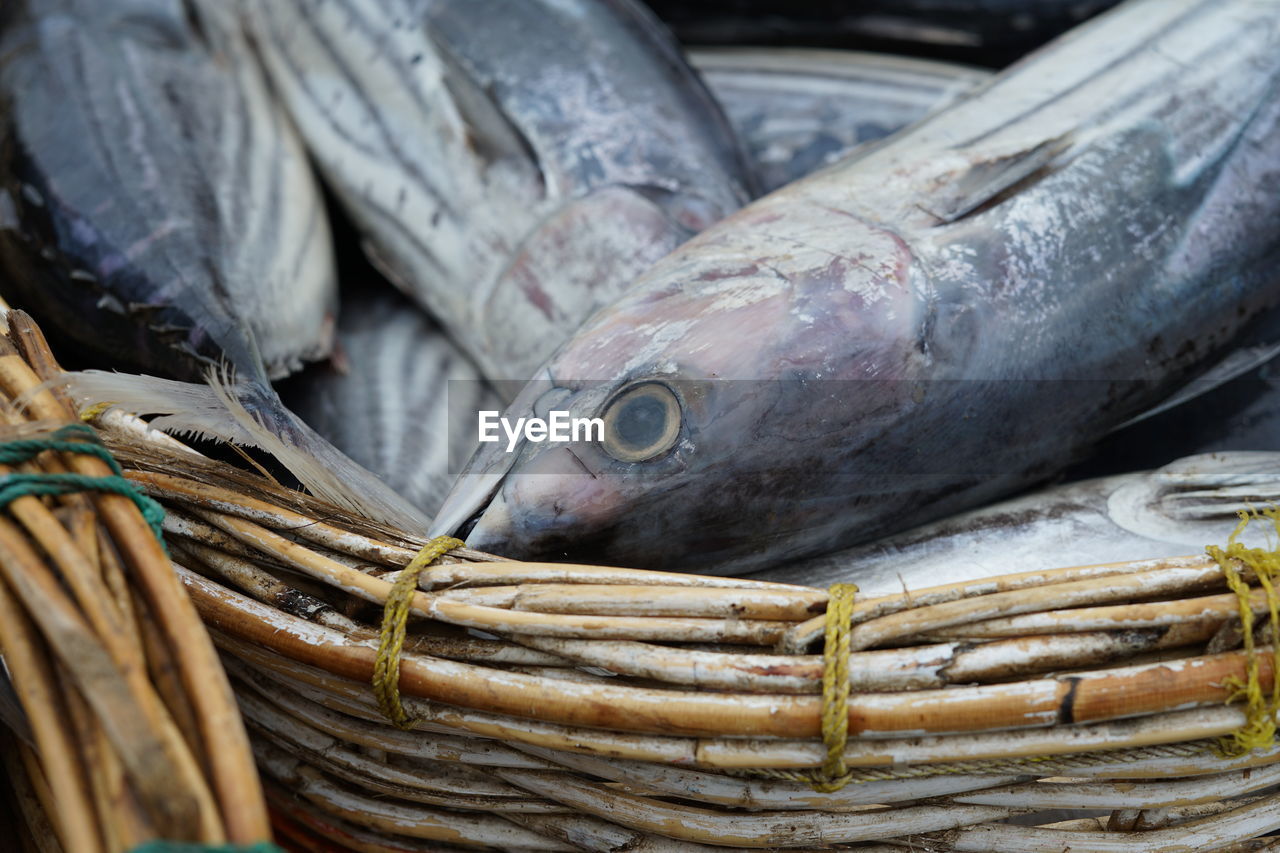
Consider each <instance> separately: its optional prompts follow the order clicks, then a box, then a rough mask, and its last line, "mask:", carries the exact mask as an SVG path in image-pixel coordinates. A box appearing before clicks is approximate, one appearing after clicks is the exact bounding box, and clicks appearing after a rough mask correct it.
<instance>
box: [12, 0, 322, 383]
mask: <svg viewBox="0 0 1280 853" xmlns="http://www.w3.org/2000/svg"><path fill="white" fill-rule="evenodd" d="M6 6H7V7H8V10H9V11H8V14H7V16H6V18H5V21H4V24H5V26H4V30H3V34H2V35H0V39H2V41H0V44H2V45H3V46H2V47H0V52H2V53H3V55H4V57H5V61H4V62H3V64H2V65H0V98H2V99H3V102H4V107H3V110H2V111H0V125H2V127H3V129H2V131H0V270H2V271H3V280H4V289H5V293H6V295H7V296H8V297H9V298H10V299H11V301H13V302H14V303H15V304H17V305H21V306H23V307H25V308H29V309H31V310H32V311H33V312H35V313H36V314H37V315H38V316H40V317H41V318H43V319H45V321H46V322H47V323H49V324H50V325H52V326H56V327H57V328H59V329H60V330H61V331H62V332H64V333H65V334H66V335H67V336H68V337H71V338H72V339H74V340H75V341H77V342H79V343H82V344H86V345H90V346H92V347H94V348H95V349H97V350H99V351H102V350H106V351H107V354H108V355H109V356H111V357H112V363H113V364H128V365H132V366H136V367H139V368H142V369H146V370H150V371H153V372H157V373H161V374H163V375H168V376H177V377H179V378H183V379H192V380H198V379H201V378H202V377H203V374H204V372H205V371H206V370H207V369H208V367H209V366H210V365H212V364H215V363H219V362H221V361H222V360H224V359H225V360H227V361H229V362H230V363H231V364H232V365H234V366H235V368H236V370H237V371H238V372H239V373H240V374H241V375H242V376H245V377H247V378H251V379H255V380H258V381H260V382H262V383H263V384H265V382H266V380H267V377H268V376H270V377H277V376H283V375H285V374H287V373H289V372H291V371H293V370H296V369H298V368H299V367H301V365H302V362H304V361H308V360H314V359H318V358H322V357H325V356H327V355H328V353H329V350H330V347H331V345H332V336H333V312H334V310H335V308H336V304H337V284H336V278H335V275H334V265H333V257H332V249H331V245H330V238H329V227H328V222H327V219H326V216H325V212H324V208H323V205H322V202H321V199H320V195H319V190H318V187H317V185H316V183H315V180H314V178H313V177H312V175H311V172H310V169H309V167H308V164H307V159H306V154H305V151H304V149H303V147H302V145H301V144H300V142H299V140H298V139H297V138H296V137H295V135H294V133H293V130H292V128H290V127H289V124H288V121H287V119H286V118H284V117H283V116H281V115H279V113H278V111H277V110H276V109H275V107H274V105H273V104H272V102H271V100H270V96H269V93H268V91H267V89H266V85H265V81H264V80H263V78H262V76H261V74H260V73H259V72H258V71H257V69H256V67H255V66H254V63H253V62H252V60H251V54H249V53H248V51H247V45H246V44H245V43H244V41H243V37H242V36H241V35H240V33H239V31H238V28H237V26H236V24H235V21H234V20H233V19H232V18H229V17H228V15H227V14H226V10H225V9H223V8H222V7H220V6H219V5H218V4H212V3H210V4H203V5H201V4H197V3H193V2H181V0H120V2H112V3H94V2H87V0H21V2H17V3H15V4H6ZM54 105H56V106H54ZM175 356H176V357H175Z"/></svg>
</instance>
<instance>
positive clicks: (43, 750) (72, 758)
mask: <svg viewBox="0 0 1280 853" xmlns="http://www.w3.org/2000/svg"><path fill="white" fill-rule="evenodd" d="M0 652H2V653H3V655H4V665H5V668H6V669H8V671H9V673H10V674H11V675H12V676H13V686H14V689H15V691H16V692H17V696H18V700H19V702H20V703H21V705H22V708H23V710H24V711H25V712H26V715H27V719H28V721H29V722H30V725H31V733H32V737H33V739H34V741H35V746H36V748H37V749H38V750H39V753H40V756H41V760H42V761H43V763H44V766H46V767H48V768H49V772H48V773H47V774H42V778H43V779H44V780H47V781H46V784H47V788H48V791H49V793H48V794H47V795H46V796H45V797H43V798H42V800H43V805H44V809H43V812H44V815H45V817H46V818H47V819H48V820H49V821H50V823H51V824H52V825H53V827H54V830H55V831H56V832H57V836H58V840H59V841H60V843H61V846H62V847H63V848H64V849H66V850H75V851H80V850H84V851H87V853H94V851H99V850H104V849H105V845H104V843H103V839H102V837H101V834H100V832H99V830H98V827H97V822H96V821H95V819H94V810H93V799H92V795H91V794H90V792H89V789H88V787H87V785H86V784H85V781H84V777H83V775H82V773H81V772H80V762H79V759H78V756H77V751H76V744H75V740H74V738H73V737H72V733H71V731H70V729H69V727H68V726H67V724H66V718H67V714H66V710H65V707H64V705H63V701H62V696H61V692H60V691H59V690H58V688H57V685H56V684H55V682H54V681H53V678H52V673H51V671H50V670H51V668H50V667H49V665H48V662H49V660H50V658H51V655H49V654H48V651H47V649H46V647H45V644H44V641H43V640H42V639H41V638H40V636H39V634H37V632H36V629H35V626H34V625H32V624H31V621H30V620H29V619H28V618H27V615H26V613H24V612H23V610H22V608H21V606H20V605H19V603H18V601H17V599H16V598H15V597H14V596H13V594H12V593H11V592H10V590H9V588H8V587H7V586H6V585H5V584H4V583H3V582H2V581H0ZM21 749H23V750H24V751H25V750H28V747H26V745H22V746H21ZM50 777H51V778H50ZM31 782H32V787H33V790H34V789H35V788H36V787H37V786H36V785H35V782H36V780H34V779H32V780H31ZM54 802H56V803H57V804H58V807H57V808H56V809H54V808H51V807H50V806H51V805H52V803H54Z"/></svg>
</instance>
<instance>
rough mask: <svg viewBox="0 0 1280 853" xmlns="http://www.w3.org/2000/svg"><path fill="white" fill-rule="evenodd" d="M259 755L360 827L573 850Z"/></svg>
mask: <svg viewBox="0 0 1280 853" xmlns="http://www.w3.org/2000/svg"><path fill="white" fill-rule="evenodd" d="M256 754H257V755H258V758H259V764H260V766H261V767H262V769H263V770H265V771H266V772H267V773H268V774H270V775H271V776H273V777H274V778H276V779H277V780H278V781H280V782H281V783H282V784H285V785H288V786H289V787H290V789H291V790H293V791H294V792H295V793H296V794H297V795H299V796H301V797H303V798H305V799H307V800H309V801H311V802H312V803H315V804H317V805H320V806H321V807H322V808H323V809H324V810H325V811H326V812H327V813H329V814H332V815H335V816H337V817H340V818H342V819H343V820H347V821H350V822H351V823H354V824H356V825H358V826H364V827H368V828H371V829H377V830H380V831H384V832H390V833H393V834H396V835H405V836H408V837H410V838H421V839H427V840H435V841H444V842H448V843H453V844H463V845H488V846H492V847H498V848H500V849H501V848H507V847H523V848H527V849H529V850H545V851H557V853H558V852H559V851H570V850H572V849H573V848H572V847H569V846H567V845H564V844H560V843H558V842H554V841H550V840H548V839H545V838H543V837H542V836H540V835H538V834H536V833H533V832H529V831H528V830H524V829H520V828H519V827H517V826H515V825H513V824H511V823H509V822H507V821H505V820H502V819H501V818H496V817H488V816H480V815H474V814H464V813H460V812H444V811H440V810H437V809H429V808H426V807H424V806H420V805H415V804H411V803H406V802H403V801H396V800H386V799H372V798H369V797H364V796H361V795H359V794H356V793H353V792H351V791H349V790H347V789H345V788H343V787H341V786H339V785H336V784H334V783H333V782H331V781H329V780H328V779H327V778H326V777H325V776H324V775H323V774H322V773H320V772H319V771H317V770H314V769H313V768H311V767H308V766H306V765H305V764H302V763H301V762H299V761H296V760H294V759H293V758H291V757H289V756H288V755H286V754H285V753H283V752H281V751H280V750H278V749H275V748H271V747H266V746H265V745H262V746H261V748H260V749H259V750H258V751H257V753H256Z"/></svg>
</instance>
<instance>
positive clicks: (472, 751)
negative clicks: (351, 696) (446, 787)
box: [228, 660, 556, 770]
mask: <svg viewBox="0 0 1280 853" xmlns="http://www.w3.org/2000/svg"><path fill="white" fill-rule="evenodd" d="M228 669H229V670H231V671H232V672H234V673H235V675H236V678H237V680H238V683H239V684H240V685H242V686H243V687H244V690H242V691H239V693H238V695H239V696H240V698H241V701H242V702H243V699H244V696H245V692H246V691H248V690H252V691H253V692H254V694H256V695H257V697H258V698H260V699H263V700H266V701H267V702H269V703H271V704H273V705H275V706H276V707H278V708H281V709H283V710H284V711H286V712H288V713H289V714H290V715H291V716H293V717H295V718H298V719H301V720H305V721H306V723H307V724H308V725H309V726H311V727H312V728H315V729H317V730H318V731H321V732H324V733H325V734H327V735H330V736H331V737H333V738H335V739H338V740H341V741H344V742H346V743H348V744H353V745H357V746H364V747H367V748H369V749H380V750H384V751H386V752H389V753H394V754H397V755H403V756H406V757H409V758H421V759H426V760H429V761H456V762H461V763H463V764H467V765H478V766H481V767H525V768H532V769H536V770H548V769H554V768H555V766H556V765H555V764H552V763H549V762H546V761H542V760H540V759H537V758H533V757H532V756H529V755H526V754H524V753H523V752H520V751H518V750H515V749H512V748H511V747H509V746H504V745H503V744H501V743H498V742H494V741H488V740H482V739H478V738H468V737H460V736H457V735H449V734H442V733H440V732H432V736H431V737H423V735H422V734H421V733H420V732H406V731H402V730H401V729H396V728H392V727H391V726H387V725H377V724H376V723H373V724H371V723H370V721H369V720H367V719H362V718H360V717H353V716H350V715H348V714H343V713H341V712H339V711H334V710H330V709H329V708H327V707H325V706H322V705H320V704H318V703H316V702H312V701H309V700H308V699H307V698H306V696H305V694H303V693H299V692H297V691H293V690H289V691H282V690H280V686H281V685H280V682H277V681H273V680H271V679H270V678H269V677H267V676H266V675H264V674H263V673H261V672H258V671H256V670H254V669H253V668H251V667H249V666H246V665H245V664H243V663H239V662H238V661H234V660H233V661H231V662H230V665H229V666H228Z"/></svg>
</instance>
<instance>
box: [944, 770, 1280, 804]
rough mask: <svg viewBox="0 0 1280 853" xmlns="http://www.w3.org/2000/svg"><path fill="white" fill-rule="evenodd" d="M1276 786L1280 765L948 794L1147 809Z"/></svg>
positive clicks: (966, 799)
mask: <svg viewBox="0 0 1280 853" xmlns="http://www.w3.org/2000/svg"><path fill="white" fill-rule="evenodd" d="M1277 784H1280V765H1276V764H1272V765H1270V766H1266V767H1262V768H1258V769H1255V768H1249V769H1245V770H1233V771H1231V772H1229V773H1221V774H1216V775H1212V776H1198V777H1192V778H1189V779H1173V780H1169V779H1161V780H1154V781H1146V782H1142V781H1124V782H1119V781H1099V782H1091V783H1081V782H1078V781H1077V782H1072V783H1071V784H1059V783H1052V784H1046V783H1042V782H1041V783H1030V784H1022V785H1009V786H1007V787H1004V788H992V789H990V790H986V791H981V792H978V793H966V794H962V795H960V796H956V797H953V798H952V800H953V802H957V803H969V804H972V805H986V806H1007V807H1010V808H1037V809H1057V808H1070V809H1086V808H1125V809H1149V808H1156V807H1164V806H1184V805H1194V804H1199V803H1206V802H1218V801H1220V800H1223V799H1226V798H1230V797H1233V796H1241V795H1243V794H1249V793H1252V792H1254V791H1260V790H1262V789H1263V788H1266V787H1268V786H1271V785H1277Z"/></svg>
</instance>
